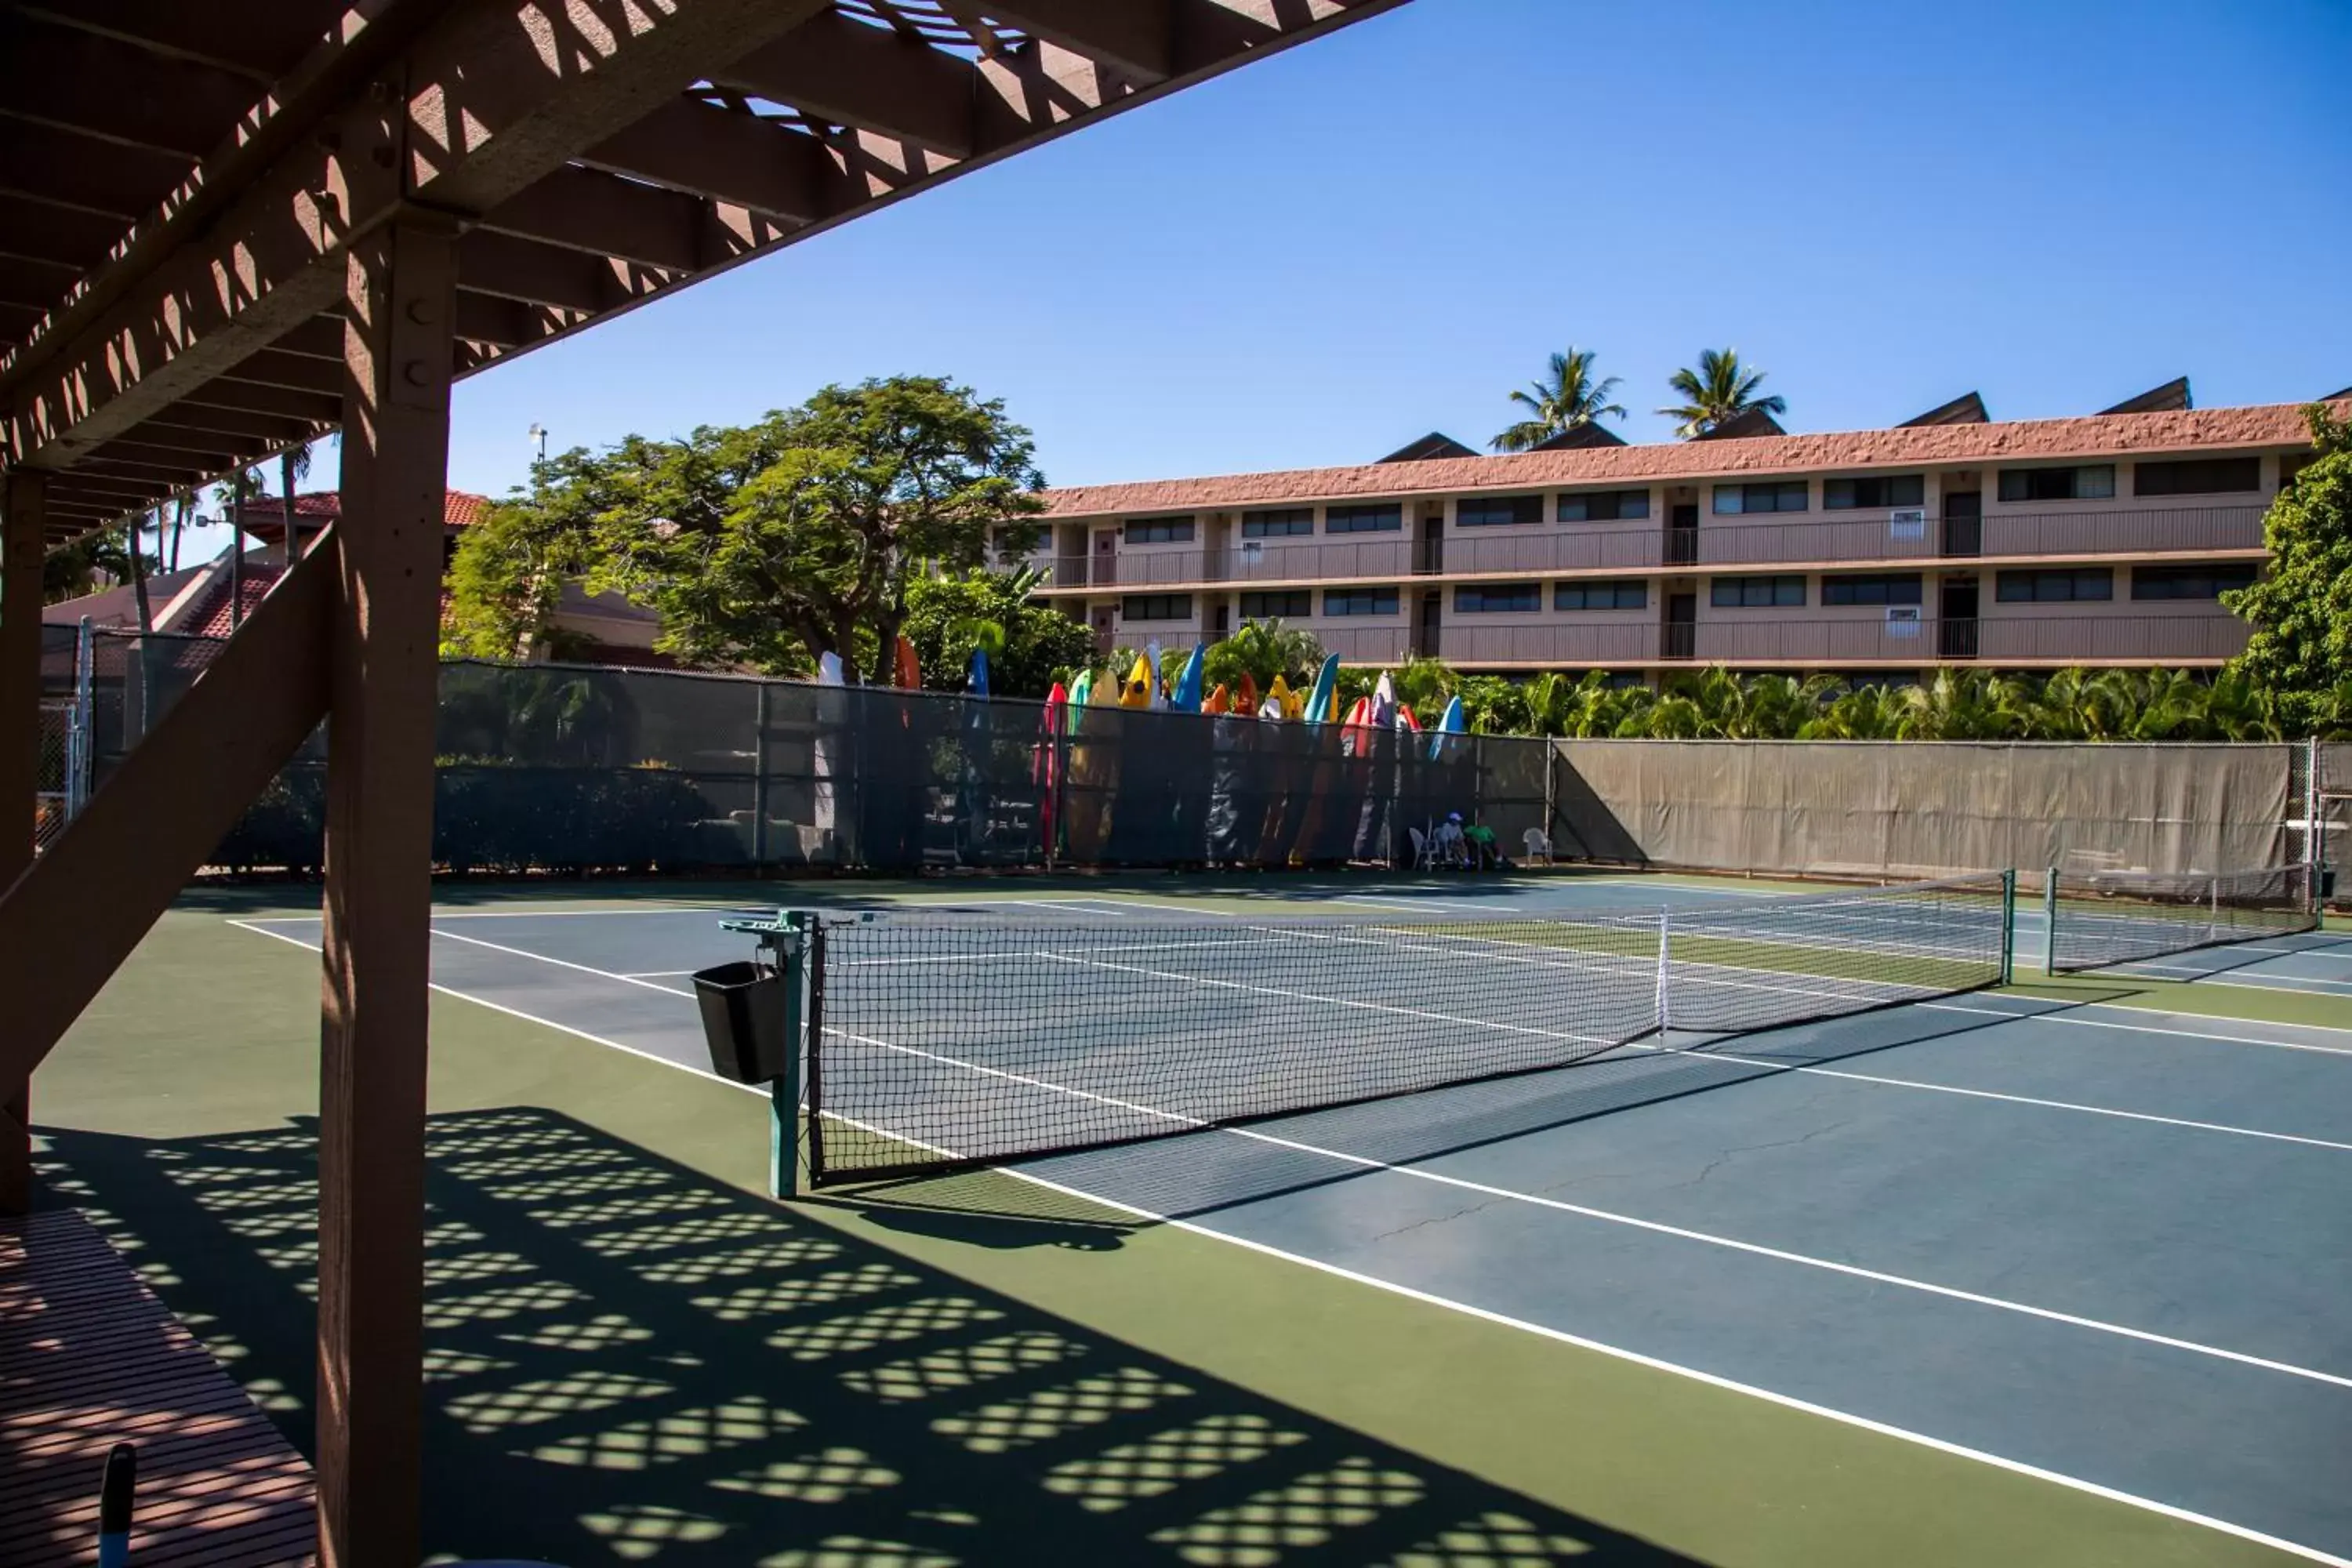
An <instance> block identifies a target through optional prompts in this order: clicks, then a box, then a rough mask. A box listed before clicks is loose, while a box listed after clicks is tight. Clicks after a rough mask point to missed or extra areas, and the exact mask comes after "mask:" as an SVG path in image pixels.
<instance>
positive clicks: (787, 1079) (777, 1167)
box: [768, 910, 809, 1198]
mask: <svg viewBox="0 0 2352 1568" xmlns="http://www.w3.org/2000/svg"><path fill="white" fill-rule="evenodd" d="M781 912H782V914H783V919H782V921H781V922H780V923H781V924H782V925H783V926H784V928H785V930H784V931H782V933H780V934H779V935H778V936H776V937H775V938H773V939H772V942H773V943H774V945H773V948H772V951H773V952H774V953H775V955H776V971H777V973H778V974H779V975H780V976H781V977H782V980H783V983H784V1060H783V1068H782V1071H781V1072H779V1073H778V1074H777V1075H776V1076H775V1077H774V1078H772V1079H770V1080H769V1081H768V1192H769V1194H770V1195H772V1196H774V1197H779V1198H792V1197H798V1196H799V1195H800V1163H801V1162H800V1142H801V1140H800V1109H801V1026H802V1022H803V1018H804V1017H805V1016H806V1009H805V1007H804V1006H803V999H802V990H803V986H804V985H805V984H807V981H808V969H809V965H808V946H809V942H808V935H809V917H808V915H807V914H806V913H804V912H803V911H802V910H788V911H781Z"/></svg>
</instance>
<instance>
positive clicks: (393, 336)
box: [318, 218, 457, 1568]
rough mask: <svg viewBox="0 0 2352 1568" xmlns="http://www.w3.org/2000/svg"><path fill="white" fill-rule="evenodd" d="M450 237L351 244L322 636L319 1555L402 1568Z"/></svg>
mask: <svg viewBox="0 0 2352 1568" xmlns="http://www.w3.org/2000/svg"><path fill="white" fill-rule="evenodd" d="M455 238H456V236H455V233H454V231H453V230H452V229H451V228H449V227H447V226H445V225H443V224H440V223H437V222H435V221H433V220H431V219H424V218H403V219H401V220H399V221H397V222H395V223H394V224H392V225H389V226H386V227H384V228H383V229H381V230H379V231H377V232H376V233H375V234H373V235H371V236H368V237H364V238H362V239H361V240H360V241H358V242H357V243H355V244H354V246H353V247H352V255H351V261H350V270H349V275H348V283H347V293H346V300H345V304H346V316H347V321H348V322H349V325H348V326H347V328H346V330H345V339H344V366H345V377H344V391H343V442H342V483H341V489H342V517H341V521H340V522H339V523H338V524H337V527H336V533H337V534H338V535H339V536H340V544H339V549H340V551H341V555H340V561H339V565H340V573H341V594H340V598H339V600H338V603H337V605H336V606H335V608H334V611H333V613H332V617H331V619H332V627H331V633H330V636H329V644H330V647H331V656H330V670H329V677H328V679H329V686H330V690H331V708H330V710H329V718H330V723H329V725H328V733H327V889H326V931H325V942H324V947H325V994H324V1001H323V1005H322V1009H321V1029H320V1036H321V1039H320V1096H319V1330H318V1334H319V1436H318V1470H319V1561H320V1564H321V1568H376V1565H378V1564H383V1565H386V1568H390V1565H393V1564H397V1565H398V1568H414V1565H415V1563H416V1560H417V1558H418V1556H419V1555H420V1552H421V1547H420V1534H419V1524H418V1509H419V1484H420V1482H419V1474H420V1468H421V1466H420V1458H421V1456H420V1445H421V1443H422V1437H423V1425H422V1415H423V1395H422V1388H421V1380H422V1356H423V1334H424V1321H423V1319H424V1224H425V1022H426V1011H427V1009H426V989H425V987H426V971H427V962H428V955H427V951H426V949H427V940H428V937H429V935H430V926H429V921H430V919H431V915H432V867H431V857H432V851H433V722H434V710H435V698H436V677H437V675H438V663H437V658H436V654H437V644H438V640H439V633H440V593H441V534H442V494H443V489H444V487H445V484H446V467H447V460H448V447H449V375H450V337H449V319H450V316H451V313H452V311H453V310H454V309H455V284H456V276H457V270H456V258H455V254H454V242H455Z"/></svg>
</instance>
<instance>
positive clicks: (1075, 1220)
mask: <svg viewBox="0 0 2352 1568" xmlns="http://www.w3.org/2000/svg"><path fill="white" fill-rule="evenodd" d="M44 1136H45V1137H46V1138H47V1140H48V1142H49V1144H50V1153H49V1155H48V1156H47V1160H46V1163H45V1170H44V1174H45V1177H46V1179H47V1183H48V1184H49V1186H50V1189H51V1191H52V1192H53V1193H55V1194H57V1195H58V1196H60V1197H62V1198H64V1199H65V1200H67V1201H68V1202H72V1203H75V1204H78V1205H82V1206H83V1207H84V1208H85V1209H86V1211H87V1212H89V1214H90V1215H91V1216H92V1218H93V1219H94V1220H95V1221H96V1222H97V1223H99V1224H100V1226H101V1227H102V1228H104V1229H105V1230H106V1231H107V1232H108V1234H109V1235H110V1236H111V1237H113V1238H114V1240H115V1241H116V1243H117V1245H118V1246H120V1247H122V1248H123V1250H124V1251H125V1253H126V1255H127V1256H129V1257H130V1258H131V1259H132V1260H133V1262H134V1263H135V1264H136V1265H137V1266H139V1267H140V1268H141V1269H142V1273H143V1274H144V1275H145V1277H146V1278H147V1279H149V1280H150V1281H151V1283H152V1285H153V1286H154V1288H155V1289H156V1290H157V1291H158V1293H159V1294H160V1295H161V1296H162V1297H163V1299H164V1300H165V1302H166V1304H167V1305H169V1306H171V1307H172V1308H173V1310H176V1311H177V1312H178V1313H179V1314H180V1315H181V1317H182V1318H183V1320H184V1321H186V1322H187V1323H188V1324H189V1325H190V1326H191V1327H192V1328H193V1329H194V1331H196V1332H197V1333H198V1334H199V1335H200V1336H201V1337H202V1338H204V1339H205V1342H207V1344H208V1345H209V1346H210V1347H211V1348H212V1349H213V1350H214V1352H215V1354H217V1355H219V1356H220V1357H221V1359H222V1360H223V1361H224V1362H225V1363H226V1364H227V1365H228V1366H229V1367H230V1369H231V1370H232V1371H233V1372H234V1373H236V1375H237V1376H238V1378H239V1379H240V1381H241V1382H242V1383H243V1384H244V1385H245V1386H246V1387H247V1389H248V1391H250V1392H251V1393H252V1394H254V1396H255V1397H256V1398H257V1400H258V1401H260V1402H261V1403H262V1404H263V1405H264V1406H265V1408H267V1409H268V1410H269V1411H270V1413H271V1415H273V1416H274V1417H275V1418H276V1419H277V1420H278V1422H279V1423H280V1425H281V1426H283V1427H284V1429H285V1430H286V1431H287V1433H288V1435H289V1436H290V1437H292V1438H293V1439H294V1440H295V1441H296V1442H297V1443H298V1444H300V1445H304V1446H306V1447H307V1446H308V1444H309V1443H310V1436H311V1424H312V1417H313V1411H312V1397H313V1394H312V1388H313V1375H312V1363H311V1359H310V1346H311V1331H312V1326H313V1320H314V1316H315V1311H314V1301H315V1289H316V1287H315V1270H316V1248H315V1240H314V1227H315V1215H316V1205H317V1194H316V1188H315V1159H314V1141H313V1130H312V1128H311V1126H310V1125H309V1124H308V1123H307V1122H304V1123H297V1124H292V1125H289V1126H287V1127H285V1128H282V1129H276V1130H270V1131H255V1132H246V1133H236V1134H228V1135H223V1136H215V1137H201V1138H190V1139H179V1140H145V1139H136V1138H127V1137H120V1136H114V1135H109V1134H100V1133H91V1132H79V1131H66V1130H59V1129H48V1130H45V1131H44ZM429 1152H430V1167H429V1176H428V1183H429V1186H428V1210H429V1212H428V1215H427V1250H426V1264H427V1286H426V1307H425V1311H426V1346H427V1352H426V1361H425V1365H426V1377H427V1390H426V1400H427V1414H426V1449H427V1458H426V1478H425V1485H426V1499H427V1502H426V1539H427V1543H428V1546H429V1548H430V1549H431V1550H432V1551H434V1552H447V1553H457V1554H463V1555H469V1556H506V1557H544V1558H546V1559H549V1560H551V1561H554V1562H559V1563H569V1564H572V1565H573V1568H581V1565H584V1564H589V1563H659V1564H664V1565H668V1564H688V1565H698V1564H717V1563H728V1564H738V1563H762V1564H771V1565H776V1568H792V1565H809V1568H814V1565H816V1564H820V1563H822V1564H826V1565H829V1568H830V1565H849V1564H856V1565H859V1568H885V1565H889V1568H901V1565H913V1564H933V1563H938V1564H945V1563H1016V1562H1019V1563H1030V1562H1035V1563H1044V1562H1061V1563H1079V1562H1087V1563H1153V1562H1165V1563H1200V1564H1210V1565H1222V1564H1232V1565H1243V1564H1273V1563H1293V1562H1307V1561H1312V1562H1317V1563H1338V1562H1346V1563H1398V1564H1414V1565H1417V1568H1474V1565H1475V1568H1490V1565H1499V1564H1505V1563H1509V1564H1535V1563H1552V1562H1561V1563H1566V1562H1571V1561H1572V1562H1574V1563H1578V1564H1580V1565H1585V1568H1591V1565H1592V1564H1623V1563H1640V1564H1645V1565H1646V1564H1654V1563H1656V1564H1663V1563H1682V1562H1686V1561H1689V1560H1688V1559H1685V1558H1682V1557H1679V1556H1677V1555H1675V1554H1674V1553H1671V1552H1665V1551H1663V1550H1660V1549H1658V1548H1656V1547H1654V1546H1652V1545H1649V1544H1647V1543H1645V1542H1641V1541H1638V1540H1634V1539H1632V1538H1629V1537H1626V1536H1623V1535H1621V1534H1618V1533H1616V1532H1614V1531H1610V1530H1608V1529H1606V1528H1604V1527H1601V1526H1600V1525H1598V1524H1596V1523H1594V1522H1592V1521H1587V1520H1582V1519H1579V1518H1575V1517H1572V1516H1570V1515H1568V1514H1565V1513H1562V1512H1561V1511H1559V1510H1555V1509H1551V1508H1548V1507H1545V1506H1544V1505H1542V1504H1540V1503H1538V1502H1537V1501H1535V1500H1531V1499H1529V1498H1527V1497H1524V1496H1522V1495H1519V1494H1517V1493H1515V1492H1511V1491H1508V1490H1506V1489H1501V1488H1498V1487H1496V1486H1494V1485H1491V1484H1489V1483H1487V1482H1485V1481H1482V1480H1480V1479H1476V1478H1475V1477H1472V1476H1470V1475H1467V1474H1465V1473H1462V1472H1460V1471H1457V1470H1454V1469H1451V1468H1447V1467H1444V1466H1443V1465H1439V1464H1435V1463H1433V1462H1432V1461H1430V1460H1428V1459H1426V1458H1422V1457H1420V1456H1418V1455H1414V1454H1410V1453H1406V1452H1404V1451H1402V1450H1400V1449H1397V1448H1395V1447H1391V1446H1389V1445H1386V1444H1383V1443H1381V1442H1379V1441H1376V1440H1374V1439H1372V1438H1370V1437H1368V1436H1365V1435H1363V1434H1361V1433H1358V1432H1355V1431H1352V1430H1349V1429H1348V1428H1346V1427H1342V1426H1337V1425H1335V1424H1333V1423H1330V1422H1328V1421H1324V1420H1320V1419H1318V1418H1317V1417H1315V1416H1312V1415H1307V1414H1306V1413H1304V1412H1301V1411H1298V1410H1296V1409H1293V1408H1290V1407H1288V1406H1286V1405H1281V1404H1279V1403H1276V1402H1275V1401H1272V1400H1269V1399H1266V1398H1265V1397H1262V1396H1260V1395H1258V1394H1255V1393H1253V1392H1251V1391H1249V1390H1247V1389H1245V1388H1242V1387H1239V1386H1236V1385H1234V1384H1228V1383H1223V1382H1221V1381H1219V1380H1218V1379H1216V1378H1213V1377H1209V1376H1205V1375H1203V1374H1202V1373H1200V1372H1198V1371H1197V1370H1195V1369H1192V1368H1190V1367H1186V1366H1182V1365H1180V1364H1178V1363H1173V1362H1171V1361H1168V1360H1166V1359H1164V1358H1161V1357H1159V1356H1155V1355H1152V1354H1150V1353H1149V1352H1144V1351H1141V1350H1139V1349H1138V1348H1137V1347H1135V1346H1132V1345H1129V1344H1126V1343H1124V1342H1119V1341H1118V1340H1115V1339H1112V1338H1109V1337H1108V1336H1106V1335H1104V1334H1101V1333H1099V1332H1097V1331H1092V1330H1089V1329H1086V1328H1082V1327H1080V1326H1078V1325H1076V1324H1073V1323H1070V1322H1067V1321H1063V1320H1060V1319H1058V1318H1055V1317H1054V1316H1051V1315H1049V1314H1047V1313H1045V1312H1042V1311H1039V1310H1035V1309H1034V1308H1032V1307H1030V1306H1028V1305H1025V1304H1024V1303H1023V1302H1021V1301H1019V1300H1014V1299H1012V1298H1010V1297H1007V1296H1003V1295H1001V1294H997V1293H995V1292H992V1291H990V1290H986V1289H979V1288H976V1287H974V1286H973V1285H971V1284H970V1283H969V1282H967V1281H964V1280H961V1279H957V1278H955V1277H953V1276H952V1275H950V1274H947V1273H945V1272H942V1271H940V1270H938V1269H935V1268H927V1267H924V1266H922V1265H920V1264H917V1263H913V1262H910V1261H908V1259H907V1258H903V1257H901V1256H899V1255H898V1254H897V1253H894V1252H891V1251H889V1250H887V1249H886V1248H883V1247H877V1246H875V1245H872V1244H870V1243H867V1242H866V1241H864V1240H862V1239H860V1238H859V1237H856V1236H854V1235H846V1234H844V1233H842V1232H840V1231H837V1230H835V1229H833V1228H831V1227H829V1226H824V1225H820V1224H818V1223H816V1222H814V1221H813V1220H811V1219H809V1218H808V1217H806V1216H804V1215H798V1214H795V1213H793V1212H792V1211H791V1210H789V1209H786V1208H783V1207H781V1206H779V1205H774V1204H772V1203H769V1202H766V1201H763V1200H761V1199H759V1198H756V1197H754V1196H752V1195H750V1194H745V1193H743V1192H741V1191H740V1190H737V1189H735V1188H731V1187H728V1186H725V1185H722V1184H718V1183H716V1182H713V1181H711V1180H709V1178H707V1177H704V1176H702V1175H701V1174H699V1173H696V1172H693V1171H690V1170H688V1169H686V1168H684V1167H682V1166H679V1165H677V1164H675V1163H670V1162H668V1161H666V1160H663V1159H661V1158H659V1157H658V1156H656V1155H653V1154H650V1153H648V1152H646V1151H645V1150H643V1149H641V1148H638V1147H636V1146H634V1145H632V1144H629V1143H626V1142H622V1141H620V1140H617V1139H614V1138H613V1137H610V1136H608V1135H606V1134H605V1133H604V1132H602V1131H599V1130H597V1129H595V1128H593V1127H590V1126H587V1125H585V1124H583V1123H581V1122H579V1121H573V1120H571V1119H568V1118H566V1117H563V1116H562V1115H559V1114H556V1113H554V1112H551V1111H548V1110H539V1109H529V1108H515V1109H509V1110H487V1111H476V1112H467V1113H461V1114H454V1115H446V1116H437V1117H435V1118H434V1119H433V1121H432V1124H431V1132H430V1140H429ZM997 1179H998V1180H1000V1181H1001V1180H1002V1178H997ZM968 1217H969V1216H967V1218H968ZM989 1223H992V1224H993V1225H995V1226H997V1227H998V1232H997V1233H996V1234H995V1235H994V1236H993V1237H982V1238H981V1239H984V1240H991V1241H992V1244H993V1245H1002V1246H1016V1245H1017V1246H1030V1245H1037V1244H1039V1243H1040V1242H1041V1241H1042V1242H1044V1243H1045V1244H1047V1245H1062V1246H1084V1247H1102V1246H1116V1245H1118V1241H1119V1239H1120V1237H1121V1236H1122V1235H1123V1226H1122V1224H1121V1222H1120V1221H1119V1220H1118V1217H1117V1216H1115V1215H1107V1214H1106V1213H1104V1212H1103V1211H1101V1210H1099V1209H1095V1208H1092V1207H1090V1206H1088V1205H1082V1204H1076V1203H1068V1204H1056V1205H1045V1206H1043V1207H1040V1208H1038V1209H1036V1210H1035V1212H1029V1213H1018V1212H1016V1213H1007V1214H1002V1215H995V1216H992V1218H990V1220H989ZM908 1228H919V1226H908ZM966 1234H967V1235H969V1234H970V1233H969V1232H967V1233H966Z"/></svg>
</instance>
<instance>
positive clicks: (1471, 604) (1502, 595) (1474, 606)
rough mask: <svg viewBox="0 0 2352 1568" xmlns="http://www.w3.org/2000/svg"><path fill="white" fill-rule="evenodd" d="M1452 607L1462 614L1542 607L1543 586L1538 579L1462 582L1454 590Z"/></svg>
mask: <svg viewBox="0 0 2352 1568" xmlns="http://www.w3.org/2000/svg"><path fill="white" fill-rule="evenodd" d="M1542 608H1543V586H1542V584H1538V583H1483V584H1465V585H1463V586H1462V587H1459V588H1456V589H1454V610H1455V611H1456V612H1457V613H1458V614H1461V615H1465V616H1486V615H1505V614H1508V615H1518V614H1522V613H1524V612H1527V611H1529V610H1540V609H1542Z"/></svg>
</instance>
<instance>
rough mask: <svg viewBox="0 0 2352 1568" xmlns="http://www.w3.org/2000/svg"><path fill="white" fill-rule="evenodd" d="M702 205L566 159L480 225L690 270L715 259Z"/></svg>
mask: <svg viewBox="0 0 2352 1568" xmlns="http://www.w3.org/2000/svg"><path fill="white" fill-rule="evenodd" d="M706 205H707V204H705V203H704V202H703V201H702V200H701V199H700V198H699V197H696V196H690V195H685V194H684V193H683V192H679V191H669V190H664V189H662V188H661V187H660V186H658V185H648V184H641V183H640V182H638V181H635V180H625V179H623V178H621V177H620V176H619V175H617V174H605V173H604V171H602V170H600V169H586V168H578V167H574V166H571V165H566V166H565V167H563V168H561V169H558V170H556V171H555V173H553V174H550V175H548V176H547V178H545V179H543V180H541V181H540V182H539V183H538V184H534V185H532V186H531V187H530V189H528V190H526V191H523V192H521V193H520V195H515V196H513V197H510V198H509V199H508V200H506V201H504V202H501V203H499V205H498V206H496V207H495V208H493V209H492V210H491V211H489V212H488V213H486V214H484V215H483V216H482V222H481V227H482V228H484V229H488V230H491V231H493V232H496V233H499V234H509V235H514V236H517V237H521V238H524V239H535V240H539V241H541V242H543V243H545V244H548V245H558V246H562V247H564V248H565V249H567V250H583V251H586V252H587V253H589V254H590V255H592V256H599V257H604V256H611V257H617V258H620V259H622V260H624V261H634V262H638V263H641V264H643V265H645V266H647V267H658V268H663V269H665V270H667V271H670V272H691V271H692V270H694V269H695V268H697V267H699V266H701V265H702V264H703V263H704V262H705V261H706V260H716V259H718V258H717V257H715V256H709V255H706V254H705V229H706V227H707V226H708V224H707V218H706Z"/></svg>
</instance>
